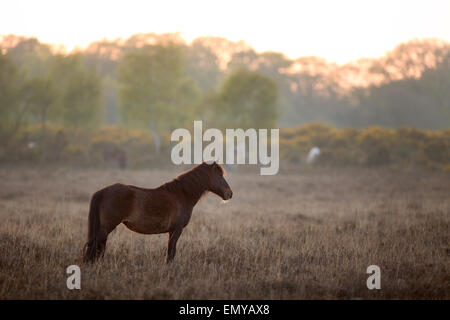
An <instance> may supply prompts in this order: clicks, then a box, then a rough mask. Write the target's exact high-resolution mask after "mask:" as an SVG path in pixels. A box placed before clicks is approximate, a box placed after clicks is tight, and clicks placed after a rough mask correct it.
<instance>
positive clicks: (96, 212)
mask: <svg viewBox="0 0 450 320" xmlns="http://www.w3.org/2000/svg"><path fill="white" fill-rule="evenodd" d="M100 201H101V193H99V192H96V193H94V195H93V196H92V198H91V204H90V208H89V218H88V241H87V242H86V244H85V245H84V248H83V262H94V261H95V260H96V258H97V256H98V254H99V253H100V252H99V243H98V233H99V229H100Z"/></svg>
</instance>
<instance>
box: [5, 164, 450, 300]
mask: <svg viewBox="0 0 450 320" xmlns="http://www.w3.org/2000/svg"><path fill="white" fill-rule="evenodd" d="M178 173H179V172H175V171H119V170H112V169H110V170H103V171H102V170H76V169H64V168H58V169H50V168H47V169H24V168H2V169H0V298H2V299H14V298H18V299H118V298H120V299H166V298H167V299H181V298H183V299H311V298H314V299H335V298H343V299H353V298H363V299H378V298H385V299H406V298H420V299H422V298H432V299H435V298H436V299H444V298H445V299H449V298H450V270H449V260H450V259H449V255H450V241H449V234H450V233H449V231H450V228H449V226H450V197H449V195H450V176H449V175H448V174H443V173H440V172H425V171H423V172H418V171H410V172H397V171H392V170H386V169H345V170H344V169H342V170H335V169H317V170H304V171H300V172H297V173H293V174H279V175H277V176H273V177H267V176H266V177H264V176H259V175H257V174H252V173H241V172H239V173H236V172H229V173H228V174H227V180H228V181H229V183H230V185H231V186H232V188H233V191H234V197H233V199H232V200H231V201H229V202H228V203H226V204H223V203H222V202H221V200H219V199H218V198H217V197H215V196H212V195H209V196H208V197H207V198H205V199H202V200H201V202H200V203H199V204H198V205H197V207H196V208H195V209H194V213H193V216H192V219H191V221H190V223H189V225H188V226H187V228H186V229H185V230H184V232H183V234H182V235H181V238H180V240H179V242H178V250H177V256H176V257H175V261H174V263H173V264H171V265H169V266H167V265H164V254H165V250H166V242H167V235H139V234H136V233H133V232H131V231H128V230H127V229H126V228H125V227H124V226H122V225H121V226H119V227H118V228H117V229H116V231H114V232H113V233H112V234H111V235H110V237H109V241H108V244H107V251H106V255H105V257H104V259H103V260H102V261H100V262H99V263H98V264H96V265H93V266H91V265H82V264H81V249H82V246H83V244H84V241H85V238H86V224H87V214H88V206H89V199H90V195H91V194H92V193H93V192H94V191H96V190H97V189H99V188H101V187H103V186H105V185H108V184H111V183H114V182H123V183H128V184H136V185H140V186H146V187H153V186H158V185H160V184H161V183H163V182H165V181H167V180H169V179H171V178H172V177H173V176H174V175H176V174H178ZM72 264H79V265H80V266H81V271H82V280H81V286H82V288H81V290H73V291H71V290H68V289H67V287H66V277H67V275H66V273H65V270H66V267H67V266H69V265H72ZM372 264H375V265H378V266H380V268H381V286H382V288H381V290H368V289H367V287H366V279H367V277H368V276H369V275H368V274H366V268H367V267H368V266H369V265H372Z"/></svg>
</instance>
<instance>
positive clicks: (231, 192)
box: [225, 189, 233, 200]
mask: <svg viewBox="0 0 450 320" xmlns="http://www.w3.org/2000/svg"><path fill="white" fill-rule="evenodd" d="M231 197H233V191H231V189H228V190H227V191H225V200H230V199H231Z"/></svg>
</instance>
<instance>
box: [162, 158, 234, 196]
mask: <svg viewBox="0 0 450 320" xmlns="http://www.w3.org/2000/svg"><path fill="white" fill-rule="evenodd" d="M209 166H210V165H208V164H206V163H201V164H199V165H197V166H195V167H194V168H192V169H190V170H188V171H186V172H183V173H181V174H180V175H179V176H177V177H176V178H175V179H173V180H172V181H169V182H167V183H165V184H164V185H163V186H164V187H165V188H167V189H168V190H170V191H175V192H176V191H182V192H184V193H185V194H195V195H203V194H204V193H205V192H206V191H207V189H208V182H209V175H210V171H209V170H210V168H209ZM219 167H220V168H221V170H222V172H223V173H225V171H224V169H223V168H222V167H221V166H219Z"/></svg>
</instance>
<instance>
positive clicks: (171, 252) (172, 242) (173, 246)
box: [166, 228, 183, 263]
mask: <svg viewBox="0 0 450 320" xmlns="http://www.w3.org/2000/svg"><path fill="white" fill-rule="evenodd" d="M182 231H183V229H182V228H179V229H176V230H175V231H171V232H169V245H168V246H167V255H166V263H170V262H172V260H173V258H174V257H175V253H176V251H177V241H178V238H179V237H180V235H181V232H182Z"/></svg>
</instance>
